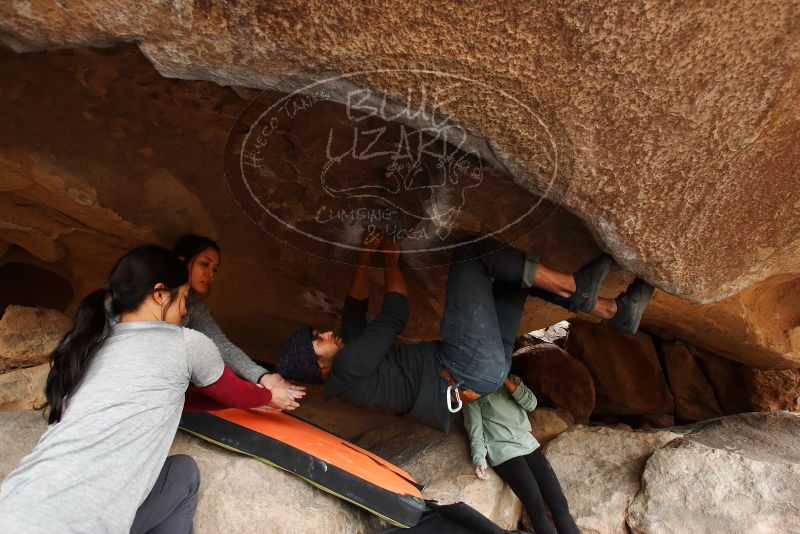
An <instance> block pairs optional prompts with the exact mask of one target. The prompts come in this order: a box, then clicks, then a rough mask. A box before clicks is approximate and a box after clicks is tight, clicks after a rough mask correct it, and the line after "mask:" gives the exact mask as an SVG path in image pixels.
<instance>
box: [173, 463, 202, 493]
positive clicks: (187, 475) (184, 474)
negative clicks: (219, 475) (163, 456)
mask: <svg viewBox="0 0 800 534" xmlns="http://www.w3.org/2000/svg"><path fill="white" fill-rule="evenodd" d="M169 459H170V460H171V462H172V468H173V469H175V470H176V471H177V474H178V475H179V477H180V479H181V480H182V481H185V483H186V485H187V486H189V488H191V490H192V491H193V492H195V491H197V490H198V488H199V487H200V468H199V467H198V466H197V462H196V461H195V459H194V458H192V457H191V456H188V455H186V454H176V455H175V456H170V458H169Z"/></svg>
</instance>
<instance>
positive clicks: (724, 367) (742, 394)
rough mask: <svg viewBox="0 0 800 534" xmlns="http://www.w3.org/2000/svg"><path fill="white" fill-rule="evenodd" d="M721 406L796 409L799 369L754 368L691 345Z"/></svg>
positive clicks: (740, 409) (799, 403)
mask: <svg viewBox="0 0 800 534" xmlns="http://www.w3.org/2000/svg"><path fill="white" fill-rule="evenodd" d="M691 350H692V351H693V352H694V354H695V355H696V356H697V358H698V360H699V362H700V365H701V366H702V367H703V368H704V369H705V374H706V376H708V377H709V380H710V382H711V385H712V387H713V388H714V392H715V393H716V396H717V398H718V399H719V403H720V406H721V407H722V410H723V411H724V412H725V413H727V414H733V413H741V412H750V411H776V410H790V411H800V369H758V368H756V367H750V366H749V365H745V364H742V363H739V362H734V361H731V360H727V359H725V358H721V357H719V356H715V355H713V354H710V353H708V352H706V351H703V350H700V349H697V348H696V347H691Z"/></svg>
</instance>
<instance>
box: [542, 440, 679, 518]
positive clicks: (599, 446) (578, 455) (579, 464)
mask: <svg viewBox="0 0 800 534" xmlns="http://www.w3.org/2000/svg"><path fill="white" fill-rule="evenodd" d="M679 437H680V435H679V434H676V433H673V432H669V431H664V430H659V431H636V432H631V431H629V430H622V429H615V428H611V427H585V426H582V425H577V426H573V427H571V428H570V429H568V430H567V431H566V432H564V433H563V434H561V435H560V436H559V437H557V438H556V439H554V440H553V441H551V442H550V443H549V444H548V445H547V447H545V450H544V452H545V456H546V457H547V459H548V460H549V461H550V464H551V465H552V466H553V470H555V472H556V474H557V475H558V480H559V481H560V482H561V487H562V488H563V490H564V495H565V496H566V497H567V501H568V502H569V508H570V512H571V513H572V517H573V518H575V522H576V523H577V525H578V527H579V528H580V529H581V532H584V533H587V532H590V533H596V534H612V533H613V534H616V533H619V534H623V533H625V532H626V523H625V522H626V518H627V512H626V510H627V508H628V505H629V504H630V503H631V502H632V501H633V499H634V497H635V496H636V494H637V493H638V492H639V490H640V489H641V484H640V480H641V475H642V471H643V470H644V466H645V463H646V462H647V459H648V458H649V457H650V455H651V454H652V453H653V451H655V450H657V449H659V448H661V447H663V446H664V445H666V444H667V443H670V442H671V441H673V440H675V439H677V438H679Z"/></svg>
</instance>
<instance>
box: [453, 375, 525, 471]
mask: <svg viewBox="0 0 800 534" xmlns="http://www.w3.org/2000/svg"><path fill="white" fill-rule="evenodd" d="M510 378H511V380H512V381H513V382H514V383H515V384H517V389H516V390H515V391H514V394H513V395H512V394H511V393H509V392H508V389H506V387H505V386H500V389H498V390H497V391H495V392H494V393H491V394H489V395H485V396H483V397H481V398H480V399H478V400H476V401H473V402H471V403H469V404H467V405H466V406H464V409H463V412H464V425H465V426H466V427H467V433H468V434H469V442H470V447H471V448H472V463H473V464H474V465H486V459H487V457H488V459H489V464H490V465H491V466H495V465H498V464H501V463H503V462H505V461H506V460H510V459H511V458H516V457H517V456H524V455H526V454H530V453H532V452H533V451H535V450H536V449H537V448H539V442H538V441H536V438H534V437H533V434H531V423H530V421H529V420H528V413H527V412H532V411H533V410H534V408H536V396H535V395H534V394H533V392H532V391H531V390H530V389H528V388H527V387H526V386H525V384H523V383H522V380H520V379H519V378H518V377H516V376H514V375H511V376H510Z"/></svg>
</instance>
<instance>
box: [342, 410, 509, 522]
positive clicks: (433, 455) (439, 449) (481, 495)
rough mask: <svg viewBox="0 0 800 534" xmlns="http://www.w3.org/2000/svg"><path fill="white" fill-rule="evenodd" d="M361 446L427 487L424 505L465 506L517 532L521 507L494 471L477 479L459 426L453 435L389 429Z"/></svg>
mask: <svg viewBox="0 0 800 534" xmlns="http://www.w3.org/2000/svg"><path fill="white" fill-rule="evenodd" d="M358 445H360V446H361V447H364V448H366V449H369V450H370V451H372V452H374V453H375V454H377V455H379V456H381V457H383V458H386V459H387V460H389V461H390V462H393V463H395V464H397V465H399V466H400V467H402V468H403V469H405V470H406V471H408V472H409V473H410V474H411V475H412V476H413V477H414V478H415V479H416V480H417V482H419V483H421V484H425V489H424V490H423V492H422V494H423V496H424V497H425V498H426V499H434V500H437V501H439V502H440V503H443V504H448V503H453V502H458V501H463V502H465V503H467V504H469V505H470V506H472V507H473V508H475V509H476V510H478V511H479V512H481V513H483V514H484V515H485V516H487V517H488V518H489V519H491V520H492V521H494V522H495V523H497V524H498V525H500V526H501V527H503V528H506V529H513V528H516V525H517V523H518V521H519V519H520V513H521V510H522V504H521V503H520V501H519V500H518V499H517V498H516V496H515V495H514V493H513V492H512V491H511V489H510V488H509V487H508V486H506V485H505V483H504V482H503V481H502V480H501V479H500V477H499V476H497V474H496V473H494V472H493V471H491V470H489V471H490V473H489V480H479V479H478V478H476V477H475V474H474V472H473V469H472V465H471V463H470V456H469V441H468V439H467V436H466V432H465V431H464V428H463V425H462V424H461V421H460V420H455V421H454V422H453V426H452V427H451V429H450V432H449V434H443V433H441V432H438V431H436V430H433V429H431V428H428V427H425V426H422V425H418V424H415V423H408V422H406V423H402V424H397V425H390V426H386V427H383V428H380V429H378V430H373V431H372V432H368V433H367V434H365V435H364V436H362V438H361V439H360V440H359V441H358Z"/></svg>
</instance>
